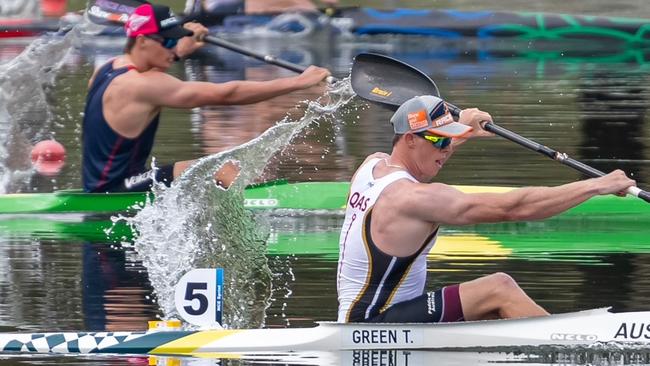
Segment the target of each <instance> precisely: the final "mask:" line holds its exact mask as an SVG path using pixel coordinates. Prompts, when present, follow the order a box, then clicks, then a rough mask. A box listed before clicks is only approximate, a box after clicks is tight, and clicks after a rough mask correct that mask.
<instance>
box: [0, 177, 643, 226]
mask: <svg viewBox="0 0 650 366" xmlns="http://www.w3.org/2000/svg"><path fill="white" fill-rule="evenodd" d="M456 187H457V188H458V189H460V190H462V191H464V192H467V193H476V192H505V191H508V190H511V189H513V188H508V187H489V186H456ZM348 189H349V184H348V183H347V182H301V183H286V182H272V183H266V184H262V185H257V186H251V187H249V188H247V189H246V191H245V195H244V197H245V201H244V206H245V207H247V208H250V209H296V210H340V209H343V208H344V207H345V200H346V198H347V195H348ZM150 196H151V195H150V194H147V193H83V192H81V191H58V192H54V193H17V194H7V195H2V196H0V214H28V213H29V214H31V213H72V212H78V213H112V212H124V211H130V210H133V209H134V208H136V207H137V206H141V205H143V203H144V202H145V201H146V200H147V199H149V198H151V197H150ZM648 212H650V206H648V204H647V203H645V202H643V201H641V200H639V199H636V198H632V197H624V198H621V197H616V196H598V197H594V198H592V199H590V200H589V201H587V202H585V203H583V204H581V205H580V206H578V207H575V208H573V209H572V210H570V211H569V212H568V214H577V215H590V216H594V215H602V216H607V215H613V214H615V215H622V216H624V217H629V218H631V219H633V218H634V217H635V216H637V215H639V214H641V215H647V214H648Z"/></svg>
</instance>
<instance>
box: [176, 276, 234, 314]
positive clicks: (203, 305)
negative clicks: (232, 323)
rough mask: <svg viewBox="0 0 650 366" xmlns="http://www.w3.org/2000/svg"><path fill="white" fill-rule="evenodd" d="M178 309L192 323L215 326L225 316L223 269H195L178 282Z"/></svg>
mask: <svg viewBox="0 0 650 366" xmlns="http://www.w3.org/2000/svg"><path fill="white" fill-rule="evenodd" d="M174 300H175V304H176V311H178V314H179V315H180V316H181V317H182V318H183V319H185V321H187V322H188V323H190V324H194V325H198V326H206V327H214V326H215V325H216V324H217V323H218V324H221V320H222V317H223V269H222V268H217V269H194V270H192V271H189V272H187V273H186V274H185V275H184V276H183V277H182V278H181V280H180V281H178V283H177V284H176V293H175V296H174Z"/></svg>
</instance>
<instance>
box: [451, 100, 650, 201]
mask: <svg viewBox="0 0 650 366" xmlns="http://www.w3.org/2000/svg"><path fill="white" fill-rule="evenodd" d="M447 106H448V107H449V110H450V111H451V113H452V114H454V115H456V116H458V115H460V111H461V109H460V108H458V107H457V106H455V105H453V104H451V103H448V102H447ZM483 128H484V129H485V130H486V131H489V132H492V133H494V134H495V135H499V136H501V137H503V138H505V139H507V140H510V141H512V142H514V143H517V144H519V145H521V146H523V147H525V148H527V149H530V150H533V151H536V152H538V153H540V154H542V155H546V156H547V157H549V158H551V159H553V160H555V161H558V162H560V163H562V164H564V165H566V166H568V167H571V168H573V169H575V170H577V171H579V172H581V173H583V174H585V175H587V176H589V177H592V178H598V177H602V176H604V175H605V173H604V172H602V171H600V170H598V169H596V168H594V167H591V166H589V165H587V164H585V163H583V162H580V161H578V160H575V159H573V158H571V157H569V155H567V154H565V153H562V152H559V151H557V150H554V149H551V148H550V147H548V146H545V145H542V144H540V143H537V142H535V141H533V140H531V139H529V138H526V137H523V136H521V135H519V134H517V133H515V132H512V131H510V130H508V129H506V128H503V127H501V126H499V125H497V124H495V123H494V122H487V123H485V124H483ZM626 193H627V194H629V195H632V196H635V197H639V198H641V199H642V200H644V201H646V202H648V203H650V192H647V191H644V190H641V189H640V188H638V187H630V188H628V189H627V190H626Z"/></svg>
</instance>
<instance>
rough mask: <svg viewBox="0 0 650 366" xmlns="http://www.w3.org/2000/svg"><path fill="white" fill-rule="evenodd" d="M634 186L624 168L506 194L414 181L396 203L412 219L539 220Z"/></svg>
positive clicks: (456, 222) (451, 221) (448, 221)
mask: <svg viewBox="0 0 650 366" xmlns="http://www.w3.org/2000/svg"><path fill="white" fill-rule="evenodd" d="M635 185H636V182H635V181H634V180H632V179H630V178H628V177H627V176H626V175H625V173H624V172H623V171H621V170H616V171H614V172H612V173H610V174H607V175H605V176H603V177H600V178H592V179H587V180H583V181H578V182H573V183H569V184H564V185H561V186H557V187H527V188H520V189H515V190H512V191H509V192H506V193H476V194H466V193H462V192H461V191H459V190H457V189H455V188H453V187H451V186H448V185H445V184H440V183H431V184H412V186H413V187H412V189H410V190H409V191H408V192H409V193H408V194H404V195H402V198H401V200H403V201H402V202H398V203H396V204H398V205H399V206H400V207H401V210H402V211H403V212H404V213H405V214H407V215H409V216H411V217H413V218H419V219H422V220H425V221H428V222H434V223H439V224H450V225H471V224H477V223H483V222H500V221H520V220H540V219H544V218H547V217H551V216H554V215H557V214H559V213H562V212H564V211H566V210H568V209H570V208H572V207H574V206H577V205H578V204H580V203H582V202H584V201H586V200H588V199H589V198H591V197H593V196H596V195H606V194H617V193H619V192H622V191H625V190H626V189H627V188H629V187H632V186H635ZM432 202H434V203H438V204H439V205H434V206H435V207H437V209H435V208H434V207H432V204H431V203H432ZM443 208H444V209H443Z"/></svg>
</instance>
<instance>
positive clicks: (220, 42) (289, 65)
mask: <svg viewBox="0 0 650 366" xmlns="http://www.w3.org/2000/svg"><path fill="white" fill-rule="evenodd" d="M203 41H204V42H205V43H209V44H211V45H214V46H219V47H222V48H225V49H228V50H231V51H233V52H237V53H241V54H242V55H245V56H248V57H252V58H254V59H256V60H260V61H263V62H266V63H268V64H271V65H275V66H279V67H282V68H284V69H287V70H290V71H293V72H297V73H299V74H300V73H302V72H303V71H305V69H306V67H304V66H301V65H298V64H294V63H293V62H289V61H284V60H280V59H278V58H277V57H275V56H273V55H264V54H261V53H257V52H253V51H251V50H249V49H248V48H244V47H241V46H238V45H236V44H234V43H232V42H228V41H226V40H224V39H221V38H217V37H214V36H205V37H204V38H203Z"/></svg>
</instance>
